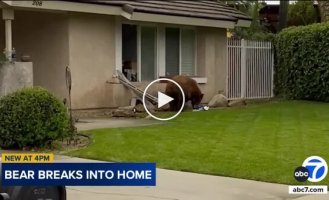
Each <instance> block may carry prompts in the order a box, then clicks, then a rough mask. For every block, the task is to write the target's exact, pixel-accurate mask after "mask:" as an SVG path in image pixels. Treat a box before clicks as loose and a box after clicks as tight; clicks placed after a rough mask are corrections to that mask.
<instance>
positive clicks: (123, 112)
mask: <svg viewBox="0 0 329 200" xmlns="http://www.w3.org/2000/svg"><path fill="white" fill-rule="evenodd" d="M112 116H113V117H136V114H135V113H134V111H133V110H128V109H117V110H114V111H113V112H112Z"/></svg>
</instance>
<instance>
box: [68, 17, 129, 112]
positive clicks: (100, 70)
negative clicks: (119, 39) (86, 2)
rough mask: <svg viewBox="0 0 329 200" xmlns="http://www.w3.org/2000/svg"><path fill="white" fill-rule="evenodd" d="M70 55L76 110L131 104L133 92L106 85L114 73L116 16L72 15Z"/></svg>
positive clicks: (113, 85)
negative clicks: (130, 95) (131, 93)
mask: <svg viewBox="0 0 329 200" xmlns="http://www.w3.org/2000/svg"><path fill="white" fill-rule="evenodd" d="M69 55H70V59H69V60H70V68H71V73H72V106H73V108H74V109H93V108H108V107H117V106H124V105H128V104H129V101H130V98H127V95H126V94H127V93H128V94H130V92H129V91H128V90H127V89H125V88H124V86H123V85H121V84H109V83H107V82H108V81H110V80H111V79H112V75H113V73H114V72H115V18H114V17H113V16H105V15H90V14H77V13H75V14H70V16H69ZM128 96H129V95H128Z"/></svg>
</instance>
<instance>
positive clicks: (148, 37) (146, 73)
mask: <svg viewBox="0 0 329 200" xmlns="http://www.w3.org/2000/svg"><path fill="white" fill-rule="evenodd" d="M156 39H157V38H156V28H155V27H146V26H145V27H141V79H142V81H152V80H154V78H155V69H156V55H157V51H156Z"/></svg>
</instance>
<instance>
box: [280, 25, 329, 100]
mask: <svg viewBox="0 0 329 200" xmlns="http://www.w3.org/2000/svg"><path fill="white" fill-rule="evenodd" d="M275 46H276V58H277V60H276V62H277V63H276V66H275V93H276V94H277V95H280V96H283V97H287V98H290V99H306V100H317V101H329V51H328V49H329V23H321V24H312V25H308V26H302V27H290V28H287V29H284V30H283V31H282V32H281V33H279V34H278V35H277V37H276V39H275Z"/></svg>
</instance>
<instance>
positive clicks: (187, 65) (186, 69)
mask: <svg viewBox="0 0 329 200" xmlns="http://www.w3.org/2000/svg"><path fill="white" fill-rule="evenodd" d="M180 73H181V74H182V75H187V76H193V75H195V32H194V30H192V29H181V72H180Z"/></svg>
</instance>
